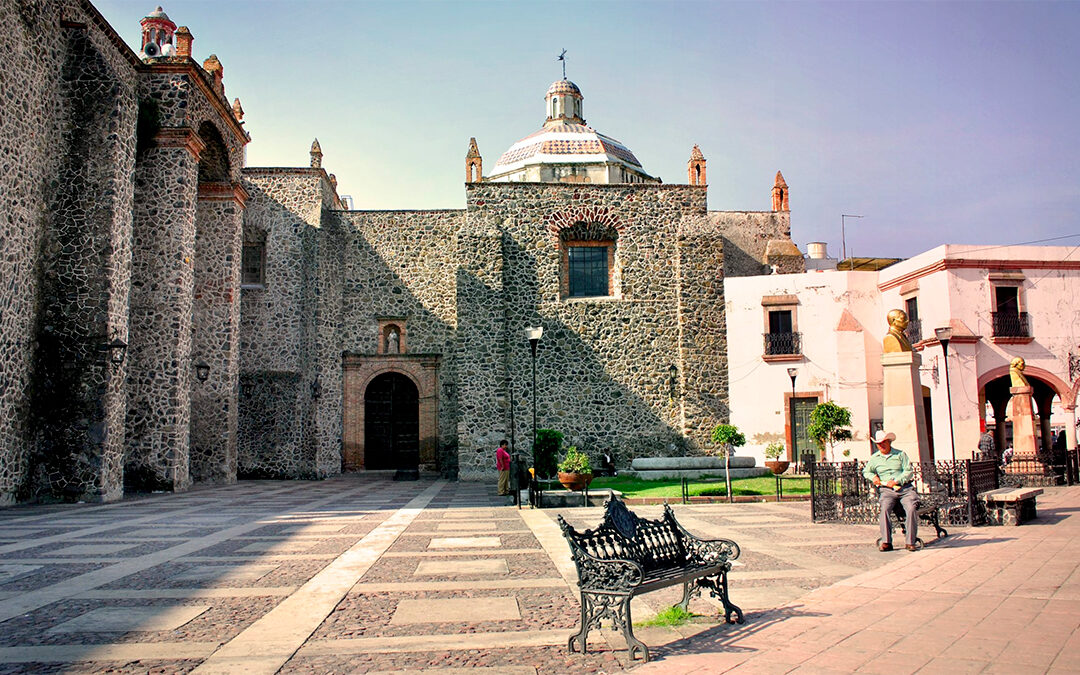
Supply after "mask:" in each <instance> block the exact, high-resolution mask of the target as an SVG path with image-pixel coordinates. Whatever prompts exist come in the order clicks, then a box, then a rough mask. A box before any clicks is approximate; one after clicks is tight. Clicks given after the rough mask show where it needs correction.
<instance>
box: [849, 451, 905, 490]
mask: <svg viewBox="0 0 1080 675" xmlns="http://www.w3.org/2000/svg"><path fill="white" fill-rule="evenodd" d="M862 475H863V477H865V478H866V480H868V481H871V482H873V480H874V476H877V477H878V478H880V479H881V484H882V485H884V484H885V483H888V482H889V481H891V480H894V481H896V484H897V485H904V484H905V483H910V482H911V479H912V478H913V477H914V476H915V472H914V471H913V470H912V468H911V460H909V459H908V456H907V453H906V452H904V451H903V450H897V449H896V448H892V449H891V450H890V451H889V454H887V455H883V454H881V452H880V451H878V452H875V453H874V454H872V455H870V459H869V461H867V462H866V468H865V469H863V472H862Z"/></svg>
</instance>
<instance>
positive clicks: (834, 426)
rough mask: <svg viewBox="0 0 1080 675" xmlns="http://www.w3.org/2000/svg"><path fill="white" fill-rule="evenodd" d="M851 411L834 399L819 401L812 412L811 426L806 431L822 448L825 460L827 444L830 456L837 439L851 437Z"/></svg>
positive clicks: (822, 457)
mask: <svg viewBox="0 0 1080 675" xmlns="http://www.w3.org/2000/svg"><path fill="white" fill-rule="evenodd" d="M850 426H851V411H850V410H848V409H847V408H845V407H844V406H842V405H836V404H835V403H833V402H832V401H826V402H825V403H819V404H817V406H816V407H815V408H814V410H813V411H812V412H811V413H810V426H808V427H807V428H806V433H807V434H808V435H809V436H810V438H812V439H814V442H815V443H817V444H818V448H819V449H820V450H821V459H822V460H825V459H826V457H825V446H826V445H828V446H829V456H830V457H832V449H833V445H834V444H836V442H837V441H846V440H848V439H850V438H851V429H848V428H847V427H850Z"/></svg>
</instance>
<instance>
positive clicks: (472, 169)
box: [465, 138, 484, 183]
mask: <svg viewBox="0 0 1080 675" xmlns="http://www.w3.org/2000/svg"><path fill="white" fill-rule="evenodd" d="M483 175H484V160H483V158H482V157H480V149H479V148H477V147H476V139H475V138H470V139H469V151H468V152H467V153H465V182H466V183H478V182H480V181H481V180H483Z"/></svg>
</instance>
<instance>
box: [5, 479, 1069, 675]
mask: <svg viewBox="0 0 1080 675" xmlns="http://www.w3.org/2000/svg"><path fill="white" fill-rule="evenodd" d="M1070 494H1075V493H1070ZM633 508H634V510H635V511H636V512H638V513H640V514H642V515H646V516H652V515H656V514H659V513H660V510H661V507H652V506H635V507H633ZM675 509H676V513H677V514H678V516H679V519H680V521H681V522H683V523H684V524H685V526H686V527H687V528H688V529H690V530H691V531H693V532H695V533H697V534H699V535H701V536H704V537H715V536H724V537H729V538H732V539H735V540H736V541H738V542H739V544H740V546H741V547H742V550H743V555H742V557H741V559H740V560H739V564H738V566H737V567H736V568H735V570H734V571H733V573H732V575H731V584H732V590H731V594H732V599H733V601H734V602H736V603H737V604H739V605H740V606H742V608H743V609H744V610H745V611H746V614H747V623H746V624H745V625H743V626H734V625H731V626H728V625H720V624H717V619H716V615H717V607H716V606H715V604H713V603H712V602H711V601H710V600H702V599H696V600H695V601H694V602H693V603H692V605H691V609H692V610H693V611H694V612H695V613H697V614H700V615H702V616H700V617H699V618H698V619H697V620H696V621H695V622H693V623H691V624H689V625H688V626H684V627H680V628H678V629H671V628H646V627H642V628H639V629H637V630H636V633H637V634H638V636H639V637H640V638H641V639H642V640H643V641H645V642H646V643H647V644H649V645H650V647H651V648H652V649H653V653H654V658H657V661H656V662H655V663H654V664H648V665H646V666H645V667H644V668H645V669H653V670H652V671H651V672H674V671H672V670H670V668H672V667H674V666H676V665H677V664H679V665H678V666H677V668H678V670H679V672H684V671H685V670H691V669H694V668H697V669H699V670H698V672H719V671H714V670H713V668H714V665H715V667H716V668H720V669H721V670H722V669H723V668H728V667H734V666H737V667H739V668H740V671H739V672H742V670H741V669H743V668H750V667H752V666H754V667H759V669H760V667H761V665H762V664H756V665H755V664H754V663H751V657H753V656H762V655H764V653H765V651H766V650H764V649H763V648H762V647H761V646H760V645H759V644H758V642H756V640H758V639H760V636H761V635H765V634H766V633H767V631H768V630H770V629H773V630H775V629H776V628H778V627H783V626H786V625H789V624H790V622H789V621H788V620H787V619H789V618H790V619H791V620H793V621H795V623H794V624H791V625H808V624H807V623H806V622H807V621H810V622H811V623H812V622H813V621H816V620H817V618H818V617H825V616H826V615H827V614H828V612H829V611H835V608H836V607H837V606H840V607H846V605H844V604H843V598H845V597H847V596H846V595H844V594H845V593H848V592H851V591H852V589H856V588H861V586H843V585H840V586H836V585H834V584H836V583H837V582H841V583H844V584H847V583H849V582H850V579H852V578H854V579H857V580H858V579H870V580H873V579H876V578H878V577H877V576H876V575H875V574H871V575H870V576H869V577H867V576H865V574H864V573H865V572H867V571H868V570H877V569H879V568H881V567H882V566H883V565H888V569H890V570H892V569H894V568H896V569H900V570H907V571H906V572H904V573H913V572H915V571H919V570H922V569H923V568H925V567H927V566H932V564H933V563H932V562H931V561H934V560H937V559H938V558H941V557H942V556H948V555H950V554H952V553H954V552H957V551H960V552H963V551H966V550H970V549H967V548H965V544H966V543H967V542H970V541H974V539H975V537H974V535H973V533H975V532H978V533H979V534H978V535H977V536H978V537H984V536H986V535H984V534H983V532H989V531H990V529H989V528H984V529H982V530H978V531H976V530H971V531H967V532H965V531H963V530H959V531H958V532H957V533H955V534H954V536H952V537H950V538H949V539H948V540H946V541H945V542H940V543H938V544H935V545H934V546H931V547H929V548H928V549H927V550H926V551H924V552H922V553H920V554H908V553H906V552H903V551H899V552H894V553H890V554H881V553H878V552H877V551H876V550H875V549H874V548H873V540H874V538H875V536H876V528H873V527H869V526H850V525H812V524H810V523H809V522H808V517H807V513H808V505H807V504H806V503H783V504H777V503H770V502H765V503H757V504H734V505H729V504H715V505H691V506H676V507H675ZM560 513H561V514H563V515H564V516H565V517H566V518H567V519H568V520H570V521H571V522H572V523H573V524H575V525H581V526H592V525H595V524H596V523H597V522H599V519H600V517H601V510H600V509H599V508H578V509H561V510H554V509H552V510H542V511H534V510H529V509H522V510H519V509H517V508H515V507H513V506H509V505H507V504H506V501H505V498H499V497H496V496H495V495H494V485H486V484H477V483H448V482H445V481H420V482H418V483H416V482H413V483H400V482H399V483H395V482H393V481H390V480H384V479H380V478H376V477H371V476H359V475H346V476H341V477H338V478H334V479H331V480H326V481H321V482H275V481H245V482H242V483H240V484H238V485H233V486H226V487H216V488H201V489H197V490H193V491H191V492H187V493H183V494H179V495H154V496H151V497H146V498H141V499H134V500H130V501H125V502H123V503H119V504H109V505H66V506H37V507H16V508H10V509H6V510H2V511H0V673H12V672H65V673H94V672H109V673H147V672H153V673H186V672H194V673H240V672H243V673H274V672H282V673H362V672H380V673H390V672H399V671H404V670H408V671H409V672H418V671H431V672H440V673H455V672H464V669H468V672H470V673H473V672H477V673H484V672H491V673H507V674H509V675H517V674H524V673H530V674H534V673H597V672H598V673H618V672H623V671H625V670H627V669H630V668H633V667H635V666H637V665H638V663H637V662H635V663H630V662H629V661H628V659H627V655H626V650H625V645H624V643H623V642H622V639H621V637H619V636H618V635H607V634H605V633H601V634H600V635H596V634H595V633H594V634H593V636H590V649H591V650H595V651H590V653H589V654H585V655H581V654H568V653H567V651H566V642H567V638H568V636H569V634H570V633H571V632H572V631H573V630H574V628H575V627H576V625H577V622H578V619H579V607H578V601H577V596H576V594H575V593H574V591H573V581H574V577H575V574H574V569H573V564H572V563H571V562H570V560H569V552H568V549H567V548H566V545H565V543H564V542H563V539H562V535H561V533H560V532H559V529H558V526H557V525H556V524H555V520H554V518H555V516H556V515H557V514H560ZM1036 529H1037V528H1035V527H1031V526H1025V527H1023V528H1014V529H1010V530H1009V532H1010V533H1011V532H1014V531H1015V532H1027V531H1029V530H1031V531H1035V530H1036ZM1043 529H1044V530H1047V529H1052V528H1043ZM1003 531H1004V528H995V529H994V533H995V534H997V536H999V537H1001V536H1003V535H1002V534H1001V533H1002V532H1003ZM1040 545H1043V546H1044V547H1045V544H1040ZM1002 550H1006V549H1002ZM1070 551H1071V552H1072V558H1071V560H1070V564H1071V565H1073V566H1074V567H1075V564H1076V563H1075V561H1076V560H1077V559H1078V558H1080V556H1077V555H1075V553H1076V550H1075V548H1073V549H1070ZM1018 554H1019V552H1018ZM1030 555H1031V554H1026V557H1024V559H1028V558H1030ZM1022 557H1023V556H1022ZM958 560H959V559H958ZM956 562H958V561H956ZM956 562H954V561H953V559H952V558H943V559H942V564H945V565H953V564H956ZM1010 569H1012V568H1010ZM1064 569H1065V568H1064V566H1061V569H1060V570H1059V574H1062V573H1064V572H1063V570H1064ZM1069 569H1073V568H1069ZM1075 576H1076V575H1073V577H1075ZM845 580H848V581H845ZM825 587H831V588H825ZM815 589H819V590H817V591H815ZM812 591H815V592H816V593H818V594H821V593H824V594H825V595H824V596H821V597H820V598H818V597H817V596H815V595H809V596H808V595H807V593H810V592H812ZM837 593H839V594H840V596H839V597H840V598H841V600H840V601H839V602H840V603H841V604H840V605H836V604H835V602H836V601H833V600H830V599H829V598H831V597H832V596H831V595H829V594H837ZM678 594H679V592H678V591H676V590H674V589H666V590H664V591H658V592H655V593H651V594H648V595H646V596H644V597H642V598H640V599H637V600H635V603H634V606H633V613H634V618H635V620H637V621H640V620H642V619H645V618H648V616H649V615H650V614H651V613H654V612H655V611H656V610H658V609H660V608H663V607H666V606H669V605H671V604H673V603H674V602H676V601H677V600H678ZM808 598H811V599H813V600H808ZM1074 599H1075V598H1074ZM830 602H833V604H829V603H830ZM819 604H820V606H819ZM830 608H831V609H830ZM1030 611H1031V609H1030V607H1028V608H1026V609H1025V612H1024V613H1023V614H1024V616H1025V617H1027V616H1029V615H1030ZM1074 616H1076V615H1074ZM782 618H783V619H785V620H784V621H780V619H782ZM800 621H801V622H802V623H800ZM1072 625H1073V627H1074V628H1075V622H1073V624H1072ZM852 630H853V631H854V630H857V626H855V627H852ZM837 634H839V633H837ZM1055 635H1056V633H1055ZM1074 637H1075V636H1074ZM744 638H745V640H746V642H745V643H744V641H743V640H744ZM785 639H786V638H785ZM788 651H790V650H786V651H784V652H783V653H785V654H787V653H788ZM817 653H818V652H815V654H817ZM718 654H719V656H721V657H723V658H730V655H731V654H735V655H736V656H737V657H741V656H745V657H746V658H744V659H742V660H741V661H739V662H738V663H735V662H734V661H730V662H729V661H723V659H720V660H716V658H714V657H717V655H718ZM706 658H707V659H709V660H708V661H694V660H693V659H699V660H700V659H706ZM785 658H787V659H788V660H787V661H783V662H782V663H783V664H788V662H789V661H791V657H785ZM1055 658H1056V652H1055ZM682 659H690V660H689V661H687V662H686V664H685V665H686V668H683V665H682V661H681V660H682ZM764 662H765V661H763V663H764ZM800 663H801V662H800ZM800 663H795V664H794V665H790V664H789V665H788V669H791V668H796V667H800ZM721 666H722V667H721ZM656 668H659V670H656ZM702 668H704V670H701V669H702ZM748 672H749V671H748ZM753 672H757V671H756V670H755V671H753ZM767 672H774V671H773V670H767ZM776 672H785V671H784V670H777V671H776Z"/></svg>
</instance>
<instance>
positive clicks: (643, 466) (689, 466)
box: [630, 455, 756, 475]
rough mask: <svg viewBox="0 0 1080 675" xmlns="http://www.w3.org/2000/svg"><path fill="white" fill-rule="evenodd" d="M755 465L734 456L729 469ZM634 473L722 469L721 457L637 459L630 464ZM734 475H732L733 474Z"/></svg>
mask: <svg viewBox="0 0 1080 675" xmlns="http://www.w3.org/2000/svg"><path fill="white" fill-rule="evenodd" d="M755 464H756V461H755V460H754V458H753V457H744V456H740V455H736V456H734V457H732V458H731V468H733V469H749V468H752V467H753V466H754V465H755ZM630 468H631V469H633V470H634V471H656V470H677V471H686V470H694V469H697V470H706V469H720V470H721V471H722V470H723V469H724V458H723V457H638V458H637V459H635V460H634V461H633V462H632V463H631V464H630ZM733 475H734V474H733Z"/></svg>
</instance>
